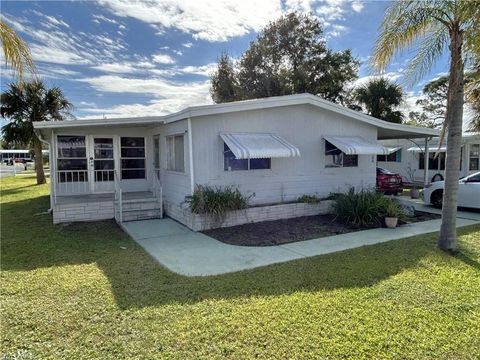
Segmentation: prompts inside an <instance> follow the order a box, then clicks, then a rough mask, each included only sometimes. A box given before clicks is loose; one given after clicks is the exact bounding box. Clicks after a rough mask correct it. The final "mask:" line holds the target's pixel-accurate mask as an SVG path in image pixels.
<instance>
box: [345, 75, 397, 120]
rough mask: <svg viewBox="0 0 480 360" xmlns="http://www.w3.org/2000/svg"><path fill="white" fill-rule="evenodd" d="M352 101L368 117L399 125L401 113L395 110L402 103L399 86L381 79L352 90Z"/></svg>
mask: <svg viewBox="0 0 480 360" xmlns="http://www.w3.org/2000/svg"><path fill="white" fill-rule="evenodd" d="M352 96H353V99H354V100H355V101H356V102H357V103H358V104H360V106H361V108H362V110H363V111H364V112H366V113H367V114H368V115H371V116H373V117H376V118H378V119H382V120H385V121H389V122H393V123H401V122H402V119H403V113H402V112H401V111H400V110H397V108H398V106H400V105H401V104H402V102H403V97H404V94H403V90H402V88H401V86H400V85H398V84H396V83H394V82H392V81H390V80H388V79H387V78H384V77H381V78H377V79H372V80H370V81H368V82H367V83H366V84H365V85H361V86H359V87H357V88H355V89H354V90H353V93H352Z"/></svg>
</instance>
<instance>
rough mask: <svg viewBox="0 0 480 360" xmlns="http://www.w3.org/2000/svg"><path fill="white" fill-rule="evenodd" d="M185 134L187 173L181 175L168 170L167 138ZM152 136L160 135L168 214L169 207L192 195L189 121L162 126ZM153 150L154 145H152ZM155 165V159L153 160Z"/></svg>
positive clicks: (163, 181)
mask: <svg viewBox="0 0 480 360" xmlns="http://www.w3.org/2000/svg"><path fill="white" fill-rule="evenodd" d="M177 134H184V135H185V138H184V156H185V172H183V173H179V172H175V171H170V170H167V156H166V154H167V142H166V137H167V136H169V135H177ZM151 135H160V164H161V169H160V174H161V182H162V188H163V198H164V201H165V205H166V210H167V213H168V207H169V206H171V205H173V204H175V205H180V204H181V203H182V202H183V201H184V200H185V196H187V195H189V194H190V173H189V166H190V165H189V164H190V163H189V158H188V152H189V148H188V133H187V120H181V121H177V122H174V123H170V124H166V125H161V126H158V127H156V128H155V129H154V130H153V132H152V133H151ZM152 149H153V145H152ZM152 163H153V159H152Z"/></svg>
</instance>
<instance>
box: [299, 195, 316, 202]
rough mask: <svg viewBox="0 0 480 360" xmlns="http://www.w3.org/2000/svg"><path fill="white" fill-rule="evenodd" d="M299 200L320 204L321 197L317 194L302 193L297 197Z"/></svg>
mask: <svg viewBox="0 0 480 360" xmlns="http://www.w3.org/2000/svg"><path fill="white" fill-rule="evenodd" d="M297 201H298V202H301V203H307V204H318V203H319V202H320V198H319V197H318V196H316V195H302V196H300V197H299V198H298V199H297Z"/></svg>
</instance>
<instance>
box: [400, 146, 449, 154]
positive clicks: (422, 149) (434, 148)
mask: <svg viewBox="0 0 480 360" xmlns="http://www.w3.org/2000/svg"><path fill="white" fill-rule="evenodd" d="M407 151H410V152H418V153H420V152H422V153H423V152H425V146H422V147H420V146H413V147H411V148H408V149H407ZM445 151H447V147H446V146H442V147H440V148H439V147H438V146H432V147H429V148H428V152H431V153H435V152H445Z"/></svg>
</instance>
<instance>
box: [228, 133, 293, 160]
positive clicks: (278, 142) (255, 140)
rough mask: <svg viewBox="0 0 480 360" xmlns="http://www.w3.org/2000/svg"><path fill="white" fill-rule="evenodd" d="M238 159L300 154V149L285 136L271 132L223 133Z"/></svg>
mask: <svg viewBox="0 0 480 360" xmlns="http://www.w3.org/2000/svg"><path fill="white" fill-rule="evenodd" d="M220 137H221V138H222V140H223V141H224V142H225V144H227V146H228V147H229V148H230V150H231V151H232V152H233V154H234V155H235V157H236V158H237V159H264V158H282V157H294V156H300V150H298V148H297V147H296V146H294V145H292V144H290V143H289V142H288V141H287V140H285V139H284V138H282V137H280V136H278V135H275V134H270V133H221V134H220Z"/></svg>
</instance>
